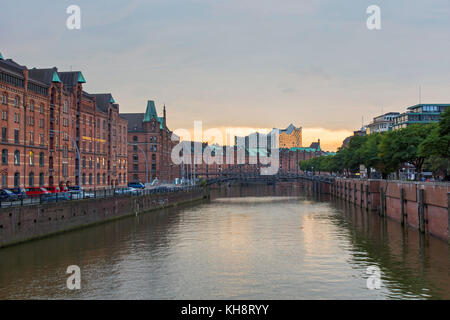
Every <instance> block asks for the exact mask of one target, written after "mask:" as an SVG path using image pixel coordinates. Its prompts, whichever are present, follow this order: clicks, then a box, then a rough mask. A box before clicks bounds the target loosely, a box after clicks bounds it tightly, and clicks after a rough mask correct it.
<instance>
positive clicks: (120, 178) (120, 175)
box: [119, 173, 122, 183]
mask: <svg viewBox="0 0 450 320" xmlns="http://www.w3.org/2000/svg"><path fill="white" fill-rule="evenodd" d="M119 183H122V174H121V173H119Z"/></svg>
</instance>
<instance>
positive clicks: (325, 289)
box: [0, 185, 450, 299]
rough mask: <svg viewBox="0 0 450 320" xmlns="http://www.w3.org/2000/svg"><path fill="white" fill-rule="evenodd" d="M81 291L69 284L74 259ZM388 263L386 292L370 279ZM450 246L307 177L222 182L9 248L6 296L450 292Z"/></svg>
mask: <svg viewBox="0 0 450 320" xmlns="http://www.w3.org/2000/svg"><path fill="white" fill-rule="evenodd" d="M72 264H76V265H79V266H80V267H81V270H82V289H81V290H79V291H69V290H68V289H66V279H67V277H68V275H66V274H65V271H66V268H67V266H69V265H72ZM371 265H376V266H379V267H380V269H381V272H382V287H381V289H380V290H368V289H367V287H366V279H367V275H366V268H367V267H368V266H371ZM448 270H450V259H449V248H448V245H447V244H446V243H445V242H443V241H441V240H438V239H434V238H431V237H428V238H426V239H425V238H423V237H422V236H421V235H420V234H419V233H418V232H417V231H416V230H413V229H404V228H402V227H401V225H399V224H398V223H396V222H393V221H390V220H386V219H381V218H380V217H378V216H377V215H376V214H374V213H371V212H370V213H367V212H366V211H365V210H361V209H360V208H359V207H355V206H353V205H349V204H347V203H345V202H342V201H339V200H334V199H331V198H329V197H322V198H317V197H316V198H315V197H312V196H311V195H308V194H305V193H304V192H303V190H302V189H301V187H300V186H299V185H297V186H295V185H286V186H281V185H277V186H264V185H260V186H245V187H227V186H225V187H222V188H219V189H215V190H213V191H212V199H211V201H210V202H205V203H202V204H197V205H193V206H187V207H182V208H172V209H170V210H161V211H158V212H152V213H149V214H144V215H140V216H137V217H132V218H126V219H123V220H119V221H114V222H110V223H106V224H103V225H99V226H95V227H91V228H86V229H83V230H78V231H74V232H70V233H67V234H63V235H59V236H55V237H51V238H47V239H43V240H39V241H34V242H30V243H26V244H22V245H18V246H15V247H10V248H5V249H2V250H0V298H2V299H17V298H50V299H53V298H69V299H72V298H73V299H90V298H94V299H174V298H178V299H280V298H284V299H389V298H394V299H408V298H414V299H428V298H433V299H449V298H450V294H449V292H450V278H449V273H448Z"/></svg>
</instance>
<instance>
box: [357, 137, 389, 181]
mask: <svg viewBox="0 0 450 320" xmlns="http://www.w3.org/2000/svg"><path fill="white" fill-rule="evenodd" d="M381 138H382V134H381V133H372V134H370V135H368V136H367V138H366V140H365V143H364V144H363V145H362V146H361V147H360V148H359V149H358V151H357V153H358V158H359V159H360V161H361V163H362V164H363V165H364V166H365V167H366V168H367V177H368V178H369V179H370V173H371V168H375V169H377V170H378V171H380V172H381V173H382V174H383V171H384V166H383V163H382V161H381V158H380V156H379V154H380V149H379V144H380V141H381Z"/></svg>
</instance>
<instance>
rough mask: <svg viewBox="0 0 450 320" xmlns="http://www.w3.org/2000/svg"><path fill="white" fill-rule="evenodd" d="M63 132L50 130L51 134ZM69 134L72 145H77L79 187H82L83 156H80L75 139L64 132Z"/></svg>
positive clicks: (76, 146)
mask: <svg viewBox="0 0 450 320" xmlns="http://www.w3.org/2000/svg"><path fill="white" fill-rule="evenodd" d="M61 132H62V131H60V130H50V133H61ZM62 133H65V134H67V136H68V137H69V138H70V139H71V140H72V143H73V144H74V145H75V148H76V150H77V157H78V185H81V183H80V179H81V156H80V150H79V149H78V145H77V144H76V142H75V139H74V138H73V137H72V136H71V135H70V134H68V133H67V132H62Z"/></svg>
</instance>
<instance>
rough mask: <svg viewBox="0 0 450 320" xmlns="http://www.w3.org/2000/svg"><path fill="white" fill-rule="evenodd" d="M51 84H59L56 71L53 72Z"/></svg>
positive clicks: (59, 80)
mask: <svg viewBox="0 0 450 320" xmlns="http://www.w3.org/2000/svg"><path fill="white" fill-rule="evenodd" d="M52 82H61V79H60V78H59V76H58V73H57V72H56V71H53V77H52Z"/></svg>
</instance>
